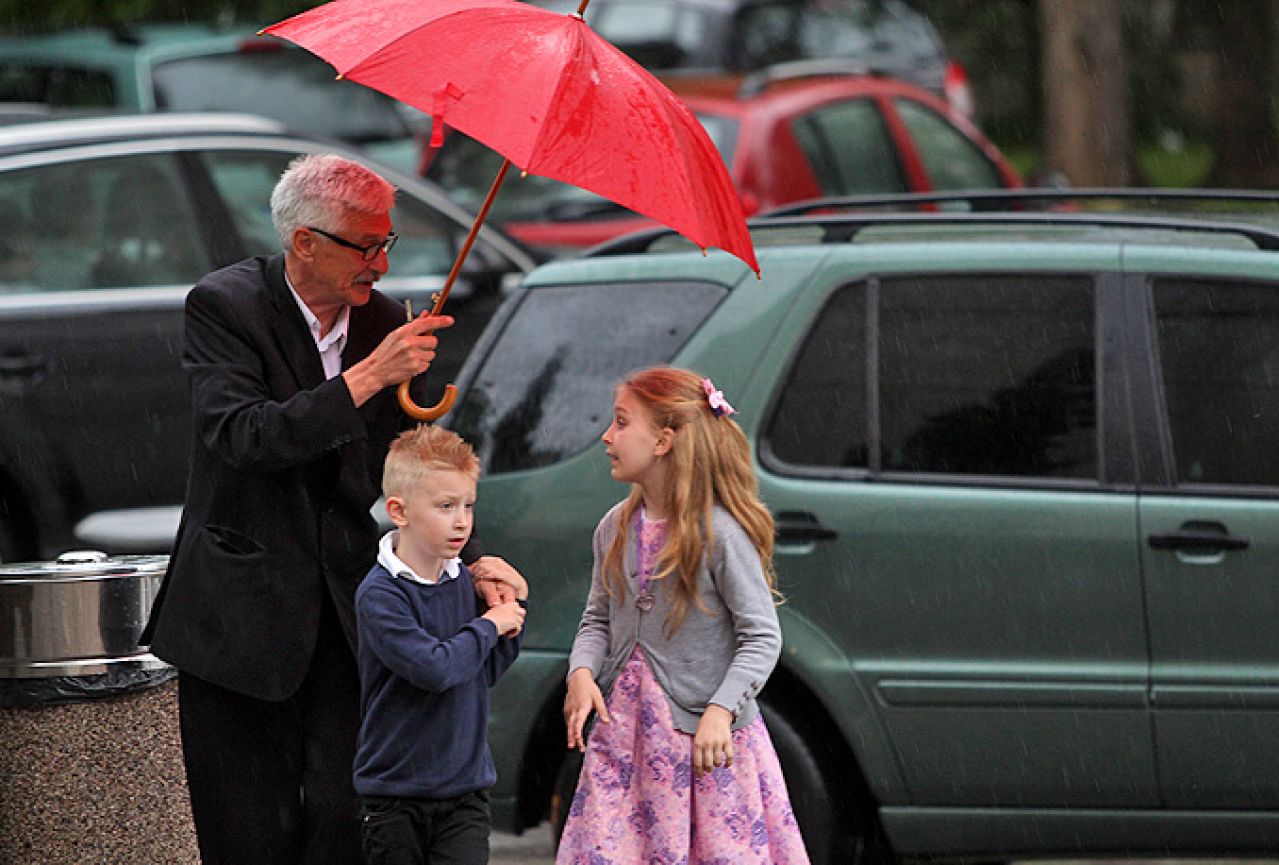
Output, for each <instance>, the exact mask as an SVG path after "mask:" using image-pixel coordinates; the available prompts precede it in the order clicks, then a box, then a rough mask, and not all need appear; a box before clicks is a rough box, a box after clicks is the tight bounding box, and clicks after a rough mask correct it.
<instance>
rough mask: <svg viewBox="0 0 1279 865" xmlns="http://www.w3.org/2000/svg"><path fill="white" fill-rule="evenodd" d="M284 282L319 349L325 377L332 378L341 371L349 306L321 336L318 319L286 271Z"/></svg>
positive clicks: (347, 327)
mask: <svg viewBox="0 0 1279 865" xmlns="http://www.w3.org/2000/svg"><path fill="white" fill-rule="evenodd" d="M284 283H285V285H287V286H288V287H289V294H291V295H293V300H294V301H295V302H296V303H297V305H298V309H300V310H302V317H303V318H304V319H306V326H307V328H309V329H310V331H311V339H313V340H315V347H316V348H317V349H319V352H320V360H321V362H322V363H323V364H324V375H325V377H326V378H333V377H334V376H335V375H337V374H338V373H340V372H342V350H343V349H345V348H346V335H347V331H348V330H349V329H350V325H351V307H349V306H343V307H342V309H341V311H340V312H339V313H338V318H337V321H335V322H334V323H333V327H332V328H330V329H329V332H328V333H326V334H325V335H324V336H323V337H321V336H320V320H319V319H318V318H316V317H315V313H313V312H311V307H309V306H307V305H306V301H304V300H303V299H302V295H300V294H298V292H297V289H295V288H294V287H293V283H292V282H291V281H290V280H289V274H288V271H285V274H284Z"/></svg>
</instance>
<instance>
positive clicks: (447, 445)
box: [382, 424, 480, 498]
mask: <svg viewBox="0 0 1279 865" xmlns="http://www.w3.org/2000/svg"><path fill="white" fill-rule="evenodd" d="M438 471H459V472H465V473H466V474H468V475H470V476H471V480H478V479H479V477H480V459H479V457H477V456H476V455H475V451H474V450H473V449H472V448H471V446H470V445H469V444H467V443H466V442H465V441H463V439H462V437H461V436H460V435H458V434H457V433H455V432H453V431H452V430H447V429H444V428H443V427H438V426H432V425H430V424H421V425H419V426H417V427H416V428H414V429H411V430H405V431H404V432H402V433H400V434H399V435H398V436H397V437H396V439H395V441H393V442H391V449H390V451H389V452H388V453H387V455H386V464H385V465H384V466H383V468H382V492H383V493H384V494H385V495H387V496H399V497H400V498H403V497H405V496H407V495H409V494H410V493H412V492H413V490H414V489H416V488H417V487H418V486H420V485H421V484H422V482H423V481H424V480H425V479H426V477H427V476H428V475H429V474H430V473H431V472H438Z"/></svg>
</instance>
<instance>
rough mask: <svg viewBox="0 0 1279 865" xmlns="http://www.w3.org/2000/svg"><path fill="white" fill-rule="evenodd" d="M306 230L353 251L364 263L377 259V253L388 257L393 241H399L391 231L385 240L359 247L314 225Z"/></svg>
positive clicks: (393, 244)
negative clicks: (383, 253) (382, 253)
mask: <svg viewBox="0 0 1279 865" xmlns="http://www.w3.org/2000/svg"><path fill="white" fill-rule="evenodd" d="M306 230H307V231H314V232H315V233H316V234H319V235H321V236H323V237H327V238H328V239H329V240H331V241H333V242H334V243H336V244H337V245H338V246H345V247H346V248H347V249H354V250H355V251H356V252H358V253H359V254H360V255H361V256H362V257H363V258H364V260H365V261H372V260H373V259H375V258H377V254H378V253H379V252H385V253H387V254H388V255H389V254H390V253H391V250H392V249H394V248H395V241H397V240H399V239H400V236H399V235H398V234H396V233H395V232H394V231H392V232H391V233H389V234H388V235H387V236H386V239H385V240H379V241H378V242H377V243H370V244H369V245H368V246H360V245H359V244H358V243H352V242H351V241H349V240H347V239H346V238H344V237H338V236H337V235H336V234H330V233H329V232H327V231H325V230H324V229H323V228H316V227H315V226H314V225H308V226H307V227H306Z"/></svg>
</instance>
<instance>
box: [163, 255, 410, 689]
mask: <svg viewBox="0 0 1279 865" xmlns="http://www.w3.org/2000/svg"><path fill="white" fill-rule="evenodd" d="M403 323H404V310H403V308H402V307H401V306H399V305H398V304H397V303H396V302H395V301H393V300H391V299H390V298H388V297H386V296H385V295H382V294H380V293H379V292H377V291H374V292H373V297H372V299H371V300H370V301H369V302H368V303H367V304H366V305H364V306H361V307H355V308H352V310H351V319H350V328H349V331H348V336H347V343H346V348H345V350H344V352H343V356H342V363H343V367H344V368H346V367H349V366H351V365H352V364H354V363H356V362H357V361H359V360H361V359H363V358H364V357H366V356H367V355H368V354H369V353H370V352H372V351H373V349H374V348H376V347H377V345H378V344H379V343H380V342H381V341H382V339H383V338H384V337H385V335H386V334H387V333H388V332H390V331H391V330H393V329H394V328H396V327H398V326H399V325H401V324H403ZM183 367H184V368H185V370H186V372H187V376H188V378H189V380H190V384H191V401H192V407H193V427H194V429H193V440H192V450H191V466H190V474H189V476H188V481H187V498H186V506H185V509H184V511H183V515H182V522H181V525H180V527H179V529H178V537H177V541H176V544H175V547H174V550H173V553H172V557H171V559H170V562H169V569H168V573H167V574H166V576H165V580H164V583H163V585H162V587H161V590H160V593H159V596H158V597H157V599H156V602H155V604H154V606H153V608H152V612H151V620H150V622H149V623H148V624H147V630H146V633H144V634H143V638H142V642H143V643H144V644H146V643H147V642H148V641H149V643H150V646H151V651H152V652H153V653H154V654H156V655H157V656H159V657H160V658H162V659H164V660H166V661H168V662H169V663H171V664H173V665H174V666H175V667H177V668H178V669H179V670H182V671H184V672H188V673H191V674H193V675H195V676H198V677H199V678H201V679H205V680H206V681H209V682H213V683H214V684H216V685H220V686H222V687H224V688H228V689H230V690H233V691H237V692H240V693H243V694H248V695H249V696H253V697H257V698H259V699H265V700H280V699H284V698H286V697H288V696H290V695H291V694H292V693H293V692H294V691H295V690H296V689H297V688H298V686H299V685H300V684H301V682H302V679H303V677H304V676H305V675H306V671H307V668H308V665H309V663H310V660H311V655H312V651H313V649H314V647H315V642H316V633H317V629H318V626H319V622H320V611H321V602H322V597H323V596H322V593H324V592H327V593H328V594H329V596H330V597H331V598H332V599H333V604H334V607H335V609H336V610H337V615H338V619H339V621H340V622H341V624H342V627H343V629H344V630H345V632H346V635H347V638H348V640H349V641H350V643H351V645H352V646H354V645H355V624H354V622H355V615H354V603H355V588H356V586H357V585H358V584H359V582H360V580H361V579H362V578H363V577H364V575H365V574H366V573H368V571H369V568H370V567H371V566H372V565H373V563H374V561H375V559H376V552H377V550H376V547H377V527H376V523H375V521H374V520H373V518H372V516H371V515H370V513H369V509H370V507H372V505H373V503H374V501H375V500H376V499H377V496H378V494H379V491H380V489H379V488H380V486H381V476H382V462H383V460H384V459H385V457H386V452H387V448H388V446H389V445H390V442H391V440H392V439H393V438H394V437H395V435H396V434H397V433H398V432H399V431H400V430H401V429H402V428H403V427H405V426H406V425H407V424H408V423H409V421H408V419H407V418H406V417H405V416H404V414H403V413H402V412H401V411H400V409H399V406H398V404H397V402H396V398H395V389H394V388H387V389H385V390H383V391H382V392H381V393H379V394H378V395H377V396H375V397H374V398H373V399H371V400H369V401H368V402H367V403H365V404H364V405H363V406H361V407H359V408H358V409H357V408H356V406H355V404H354V403H353V402H352V400H351V396H350V392H349V391H348V390H347V388H346V385H345V383H344V382H343V381H342V379H341V377H336V378H333V379H330V380H328V381H326V380H325V378H324V369H323V366H322V364H321V362H320V356H319V352H318V351H317V350H316V347H315V341H314V339H313V338H312V337H311V334H310V332H309V331H308V330H307V327H306V323H305V321H304V319H303V317H302V313H301V311H300V310H299V309H298V307H297V303H296V301H294V299H293V297H292V295H291V294H290V293H289V290H288V286H287V284H286V283H285V281H284V257H283V255H277V256H273V257H270V258H261V257H259V258H251V259H247V260H245V261H242V262H240V263H238V264H234V265H231V266H230V267H227V268H224V269H222V270H219V271H217V272H215V273H212V274H209V275H208V276H206V277H205V278H204V279H202V280H201V281H200V282H199V284H197V285H196V286H195V288H193V289H192V290H191V292H190V294H189V295H188V296H187V301H186V340H185V345H184V351H183Z"/></svg>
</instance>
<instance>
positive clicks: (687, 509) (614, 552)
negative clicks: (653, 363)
mask: <svg viewBox="0 0 1279 865" xmlns="http://www.w3.org/2000/svg"><path fill="white" fill-rule="evenodd" d="M623 390H625V391H627V392H629V393H630V394H631V395H632V396H634V397H635V399H636V400H637V401H638V402H639V403H640V404H641V405H642V406H643V408H644V411H645V412H647V413H648V417H649V420H650V421H652V423H653V424H654V425H655V426H656V427H657V428H658V429H663V428H665V427H669V428H670V429H672V430H674V431H675V437H674V441H673V443H672V445H671V449H670V451H669V452H668V453H667V454H666V455H665V456H664V457H663V459H668V460H671V469H670V472H669V478H670V482H669V483H668V484H667V493H666V495H667V500H666V501H665V502H664V503H663V505H664V506H663V508H662V510H663V511H664V512H665V514H666V542H665V544H663V546H662V550H661V553H659V555H658V560H657V566H656V569H655V571H654V578H663V577H667V576H669V575H672V574H674V575H675V585H674V586H673V591H674V601H673V603H672V605H671V610H670V614H669V615H668V617H667V620H666V630H667V635H668V636H669V635H671V634H673V633H674V632H675V631H677V630H679V628H680V626H681V625H683V623H684V618H685V617H686V616H687V615H688V608H689V604H690V603H696V604H698V606H699V607H702V606H703V605H702V604H701V601H700V599H699V598H698V595H697V572H698V570H699V569H700V568H701V566H702V563H703V560H704V559H705V556H706V554H707V551H708V550H710V549H711V548H712V547H713V545H714V543H715V533H714V527H713V525H712V512H711V507H712V505H714V504H715V503H716V502H718V503H719V504H720V505H722V506H723V507H724V509H725V510H727V511H728V512H729V513H730V514H731V515H732V516H733V518H734V519H736V520H737V522H738V523H739V524H740V525H741V526H742V528H743V529H745V530H746V534H747V535H748V536H749V537H750V539H751V542H752V543H753V544H754V545H755V549H756V550H757V551H758V552H759V558H760V563H761V564H762V565H763V568H764V578H765V580H766V581H767V582H768V586H769V588H770V589H772V590H773V591H774V592H776V575H775V573H774V570H773V515H772V514H771V513H769V511H768V508H766V507H765V506H764V503H763V502H761V501H760V499H759V485H758V483H757V482H756V480H755V471H754V466H753V464H752V462H751V453H750V445H749V444H748V443H747V441H746V435H745V434H744V433H743V432H742V428H741V427H740V426H738V425H737V422H736V421H734V420H733V419H732V418H730V417H728V416H727V415H716V414H715V412H713V411H712V410H711V405H710V402H709V400H708V398H707V394H706V391H705V389H704V388H703V386H702V377H701V376H699V375H697V374H696V373H693V372H689V371H688V370H683V369H675V368H672V367H653V368H651V369H646V370H641V371H640V372H637V373H635V374H633V375H631V376H630V377H629V378H627V379H626V380H624V381H623V382H622V383H621V384H619V385H618V386H617V391H618V392H619V393H620V392H621V391H623ZM642 503H643V494H642V493H641V491H640V488H639V487H638V486H633V487H632V488H631V494H630V496H629V497H628V498H627V499H626V501H625V502H624V503H623V505H622V512H621V522H620V525H619V526H618V531H617V534H616V535H615V536H614V538H613V543H612V545H611V546H610V547H609V549H608V552H607V553H606V554H605V556H604V565H603V572H604V579H605V585H606V586H607V587H608V591H609V593H610V594H613V593H615V592H616V593H617V596H619V597H620V596H624V595H625V593H626V574H625V573H624V566H623V562H624V555H625V552H626V545H627V543H628V542H631V543H633V542H634V541H633V540H631V538H630V529H631V526H632V525H633V524H634V520H635V513H636V511H638V510H639V507H640V505H641V504H642Z"/></svg>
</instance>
